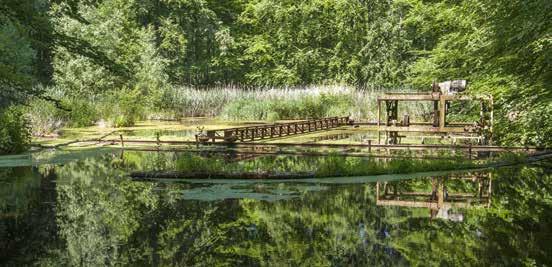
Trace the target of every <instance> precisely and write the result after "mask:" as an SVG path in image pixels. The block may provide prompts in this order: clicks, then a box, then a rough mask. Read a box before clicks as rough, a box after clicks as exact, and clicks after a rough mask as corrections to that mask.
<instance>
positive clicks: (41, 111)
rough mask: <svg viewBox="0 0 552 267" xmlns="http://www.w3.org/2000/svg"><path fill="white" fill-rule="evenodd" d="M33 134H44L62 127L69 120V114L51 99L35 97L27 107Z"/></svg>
mask: <svg viewBox="0 0 552 267" xmlns="http://www.w3.org/2000/svg"><path fill="white" fill-rule="evenodd" d="M25 111H26V112H25V113H26V114H27V117H28V118H29V122H30V125H31V128H32V135H33V136H44V135H47V134H51V133H53V132H55V131H56V130H58V129H60V128H61V127H62V126H63V125H64V123H65V122H66V120H67V118H66V117H67V114H65V113H64V112H63V111H61V110H60V109H58V108H56V106H55V105H54V104H53V103H52V102H49V101H46V100H43V99H33V100H31V101H30V102H29V105H28V106H27V107H26V108H25Z"/></svg>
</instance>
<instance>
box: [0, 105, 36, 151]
mask: <svg viewBox="0 0 552 267" xmlns="http://www.w3.org/2000/svg"><path fill="white" fill-rule="evenodd" d="M29 126H30V125H29V121H28V120H27V118H25V116H24V114H23V111H22V110H21V109H20V108H15V107H11V108H8V109H7V110H4V111H0V154H4V153H19V152H23V151H25V150H26V149H27V148H28V146H29V143H30V140H31V132H30V128H29Z"/></svg>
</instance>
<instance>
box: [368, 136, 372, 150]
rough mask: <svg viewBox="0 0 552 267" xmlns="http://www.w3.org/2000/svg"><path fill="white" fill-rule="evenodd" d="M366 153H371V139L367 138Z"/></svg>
mask: <svg viewBox="0 0 552 267" xmlns="http://www.w3.org/2000/svg"><path fill="white" fill-rule="evenodd" d="M368 153H372V140H371V139H368Z"/></svg>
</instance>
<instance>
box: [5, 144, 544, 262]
mask: <svg viewBox="0 0 552 267" xmlns="http://www.w3.org/2000/svg"><path fill="white" fill-rule="evenodd" d="M25 157H26V156H22V157H21V158H17V157H12V158H5V159H4V165H0V166H4V167H0V265H8V266H20V265H30V264H37V265H47V266H59V265H85V266H99V265H101V266H103V265H131V266H143V265H147V266H152V265H153V266H167V265H170V266H174V265H180V266H190V265H199V266H219V265H230V266H267V265H269V266H272V265H276V266H281V265H284V266H297V265H301V266H330V265H331V266H350V265H356V266H381V265H400V266H402V265H404V266H410V265H424V266H427V265H453V266H457V265H460V266H465V265H482V266H491V265H509V266H510V265H515V266H518V265H538V266H539V265H551V264H552V256H551V254H550V253H549V252H550V244H552V196H551V192H552V179H551V173H552V161H541V162H538V163H535V164H532V165H521V166H515V167H507V168H499V169H493V170H488V171H478V172H473V171H472V172H461V171H456V172H434V173H417V174H401V175H391V174H388V175H380V176H360V177H341V178H312V179H294V180H251V179H249V180H243V179H237V180H236V179H233V180H222V179H164V180H153V181H143V180H133V179H132V178H130V176H129V173H130V172H132V171H136V170H158V169H166V168H171V167H173V166H174V165H175V161H177V159H178V157H179V155H178V154H175V153H158V152H134V153H129V154H127V155H123V156H122V154H121V153H120V151H118V150H114V149H97V150H93V151H88V152H86V153H82V154H79V156H76V155H75V154H63V153H62V152H59V151H49V152H44V153H43V154H40V155H33V159H29V161H28V162H27V163H28V164H26V163H24V164H19V165H17V166H16V165H13V164H12V165H10V164H9V162H25V161H24V160H23V159H24V158H25ZM281 157H282V156H281ZM245 160H252V161H255V160H259V159H255V158H254V159H245ZM0 161H2V159H0ZM280 161H282V162H285V157H284V160H282V159H280ZM282 164H283V163H282ZM9 166H12V167H9Z"/></svg>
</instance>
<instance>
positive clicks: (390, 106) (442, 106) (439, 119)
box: [377, 91, 494, 144]
mask: <svg viewBox="0 0 552 267" xmlns="http://www.w3.org/2000/svg"><path fill="white" fill-rule="evenodd" d="M401 101H431V102H433V103H434V108H433V118H434V120H433V123H429V125H428V123H423V122H422V123H420V122H413V123H410V122H409V118H408V117H405V120H403V121H399V117H398V114H399V112H398V106H399V102H401ZM451 101H479V102H480V103H481V104H480V119H479V122H474V123H468V122H460V123H450V124H449V123H448V122H447V121H446V116H447V103H448V102H451ZM382 102H384V103H385V107H386V117H387V120H386V121H385V122H383V121H382ZM377 108H378V121H377V127H378V129H377V130H378V143H380V144H381V132H385V135H386V141H385V143H386V144H398V143H400V138H401V137H402V136H400V135H399V132H428V133H440V134H447V135H450V134H460V133H463V134H468V135H477V136H480V137H483V139H484V140H485V143H486V144H490V143H491V140H492V131H493V128H492V127H493V119H494V118H493V98H492V96H488V95H484V96H468V95H462V94H458V95H457V94H443V93H442V92H440V91H439V92H429V93H386V94H384V95H383V96H380V97H378V98H377ZM487 114H489V118H488V119H487V117H486V115H487Z"/></svg>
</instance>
